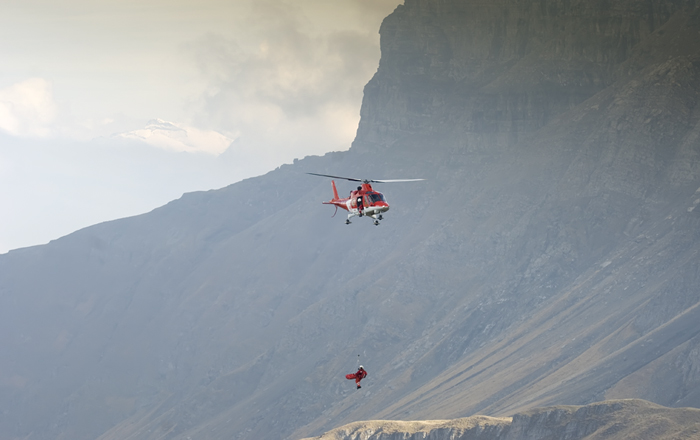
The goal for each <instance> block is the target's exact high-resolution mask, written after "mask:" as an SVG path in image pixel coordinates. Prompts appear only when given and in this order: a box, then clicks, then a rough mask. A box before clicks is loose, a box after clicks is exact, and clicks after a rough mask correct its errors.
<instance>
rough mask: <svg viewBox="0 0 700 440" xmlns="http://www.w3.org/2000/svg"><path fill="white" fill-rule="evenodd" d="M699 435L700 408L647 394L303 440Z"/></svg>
mask: <svg viewBox="0 0 700 440" xmlns="http://www.w3.org/2000/svg"><path fill="white" fill-rule="evenodd" d="M645 438H654V439H656V440H663V439H669V440H670V439H679V438H688V439H691V438H700V410H698V409H695V408H681V409H670V408H664V407H662V406H658V405H653V404H651V403H649V402H645V401H643V400H617V401H607V402H601V403H596V404H592V405H587V406H558V407H549V408H538V409H533V410H530V411H527V412H524V413H519V414H516V415H514V416H513V417H512V418H492V417H483V416H472V417H467V418H462V419H456V420H439V421H425V422H398V421H385V420H377V421H371V422H355V423H351V424H348V425H346V426H341V427H340V428H337V429H334V430H332V431H329V432H327V433H325V434H323V435H321V436H318V437H314V438H313V439H304V440H419V439H420V440H424V439H430V440H549V439H567V440H586V439H588V440H593V439H596V440H615V439H620V440H621V439H626V440H630V439H645Z"/></svg>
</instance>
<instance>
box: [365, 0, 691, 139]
mask: <svg viewBox="0 0 700 440" xmlns="http://www.w3.org/2000/svg"><path fill="white" fill-rule="evenodd" d="M693 6H694V2H692V1H691V2H687V1H659V2H647V1H641V0H637V1H615V2H610V1H594V2H586V1H547V2H536V3H535V2H529V1H518V0H510V1H508V0H506V1H495V2H471V1H444V0H443V1H440V0H415V1H407V2H406V4H405V5H404V6H399V7H398V8H397V10H396V11H395V12H394V13H393V14H392V15H391V16H389V17H388V18H387V19H386V20H385V21H384V23H383V24H382V28H381V31H380V32H381V35H382V59H381V64H380V67H379V71H378V72H377V75H376V76H375V77H374V78H373V80H372V81H371V82H370V83H369V84H368V85H367V87H366V90H365V93H366V96H367V99H366V100H365V105H364V106H363V109H362V116H363V122H362V124H361V126H360V132H359V133H358V142H356V143H357V144H358V145H357V147H358V148H361V147H362V146H363V145H365V146H367V147H370V148H375V147H377V146H380V147H387V146H390V145H393V144H394V143H397V142H398V143H403V144H406V143H409V144H411V140H410V139H411V138H412V137H415V136H418V137H419V139H420V140H418V141H416V142H414V143H415V146H416V147H419V145H420V144H421V142H422V140H423V137H427V136H437V137H439V138H440V139H441V142H440V145H441V148H457V149H466V150H467V151H484V150H485V151H488V152H494V151H503V149H505V150H507V151H508V149H509V148H512V147H515V146H516V145H517V144H518V143H519V142H520V141H521V140H522V137H523V136H524V135H526V134H528V133H532V132H534V131H537V130H539V129H540V128H542V127H543V126H544V125H546V124H547V123H549V122H550V121H551V120H552V119H553V118H554V117H556V116H558V115H559V114H561V113H563V112H566V111H567V110H570V109H572V108H574V107H576V106H577V105H579V104H581V103H582V102H583V101H585V100H586V99H588V98H590V97H592V96H593V95H595V94H596V93H598V92H600V91H602V90H604V89H606V88H607V87H609V86H611V85H612V84H614V83H615V82H616V81H618V80H622V81H626V80H629V76H630V75H635V74H637V73H639V70H640V69H643V68H645V67H648V66H649V61H650V60H649V59H644V61H642V62H637V63H635V62H632V59H635V60H638V59H639V58H640V57H642V58H649V56H652V57H657V58H658V59H656V60H654V61H659V60H666V56H665V54H667V52H666V51H667V50H669V49H671V47H669V46H670V45H672V44H675V45H676V46H678V47H674V49H675V50H683V48H685V49H686V50H689V51H690V52H692V53H696V50H695V49H690V47H689V46H686V44H685V43H686V42H687V41H688V40H689V39H690V40H692V39H694V36H692V35H685V37H689V38H683V39H681V40H680V41H679V40H678V39H677V37H678V35H677V32H678V27H679V26H683V24H682V23H683V21H685V20H686V19H688V18H689V17H688V16H687V15H688V14H689V13H690V11H692V9H693ZM664 27H665V29H662V30H661V31H660V32H657V31H659V29H660V28H664ZM667 28H670V29H667ZM667 30H668V31H670V32H672V33H674V36H675V37H676V39H675V40H674V38H666V39H667V40H669V41H667V42H666V43H665V44H664V48H663V49H661V50H659V51H658V52H657V53H654V54H653V55H651V54H649V53H648V52H647V51H645V50H644V49H641V47H642V46H644V45H648V44H650V39H652V40H653V39H657V38H663V35H665V33H666V31H667ZM688 31H689V30H688ZM652 36H654V37H653V38H652ZM690 46H691V47H692V46H693V45H692V44H691V45H690ZM659 49H660V48H659ZM675 50H674V51H675ZM641 53H644V54H647V55H649V56H647V57H644V55H642V54H641ZM676 55H677V54H676ZM360 140H361V142H360Z"/></svg>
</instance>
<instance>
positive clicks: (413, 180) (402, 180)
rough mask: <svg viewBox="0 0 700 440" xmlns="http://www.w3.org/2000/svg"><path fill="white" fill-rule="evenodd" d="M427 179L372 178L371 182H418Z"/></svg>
mask: <svg viewBox="0 0 700 440" xmlns="http://www.w3.org/2000/svg"><path fill="white" fill-rule="evenodd" d="M419 180H425V179H393V180H370V182H371V183H393V182H418V181H419Z"/></svg>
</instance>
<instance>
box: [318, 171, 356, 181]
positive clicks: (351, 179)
mask: <svg viewBox="0 0 700 440" xmlns="http://www.w3.org/2000/svg"><path fill="white" fill-rule="evenodd" d="M306 174H311V175H312V176H321V177H332V178H334V179H345V180H350V181H351V182H364V180H362V179H353V178H352V177H340V176H331V175H329V174H316V173H306Z"/></svg>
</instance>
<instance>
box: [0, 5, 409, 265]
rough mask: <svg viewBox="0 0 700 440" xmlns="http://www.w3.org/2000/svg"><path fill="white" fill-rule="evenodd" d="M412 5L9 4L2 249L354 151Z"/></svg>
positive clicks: (0, 103)
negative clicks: (377, 78) (382, 68)
mask: <svg viewBox="0 0 700 440" xmlns="http://www.w3.org/2000/svg"><path fill="white" fill-rule="evenodd" d="M400 3H402V0H228V1H218V0H180V1H177V0H168V1H166V0H61V1H54V0H4V1H3V2H2V4H0V60H1V61H0V186H1V188H2V191H1V192H0V213H2V215H0V253H2V252H6V251H7V250H9V249H14V248H18V247H24V246H29V245H34V244H41V243H46V242H47V241H49V240H51V239H54V238H58V237H60V236H62V235H65V234H67V233H70V232H72V231H74V230H77V229H80V228H82V227H85V226H89V225H91V224H94V223H98V222H101V221H105V220H110V219H114V218H120V217H125V216H129V215H134V214H138V213H142V212H146V211H149V210H151V209H153V208H155V207H157V206H160V205H162V204H164V203H166V202H168V201H170V200H172V199H176V198H178V197H180V195H181V194H182V193H183V192H188V191H193V190H205V189H213V188H219V187H222V186H225V185H227V184H230V183H233V182H235V181H238V180H240V179H242V178H245V177H250V176H254V175H259V174H261V173H263V172H266V171H268V170H271V169H273V168H275V167H276V166H279V165H281V164H283V163H289V162H291V161H292V160H293V159H294V158H302V157H304V156H307V155H310V154H323V153H325V152H327V151H337V150H345V149H347V148H349V146H350V143H351V141H352V139H353V138H354V135H355V131H356V129H357V124H358V121H359V109H360V103H361V99H362V89H363V87H364V85H365V84H366V83H367V81H368V80H369V79H370V78H371V76H372V75H373V74H374V72H375V71H376V69H377V65H378V61H379V34H378V30H379V26H380V24H381V21H382V19H383V18H384V17H385V16H386V15H388V14H389V13H391V11H393V10H394V8H395V7H396V6H397V5H398V4H400Z"/></svg>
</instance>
